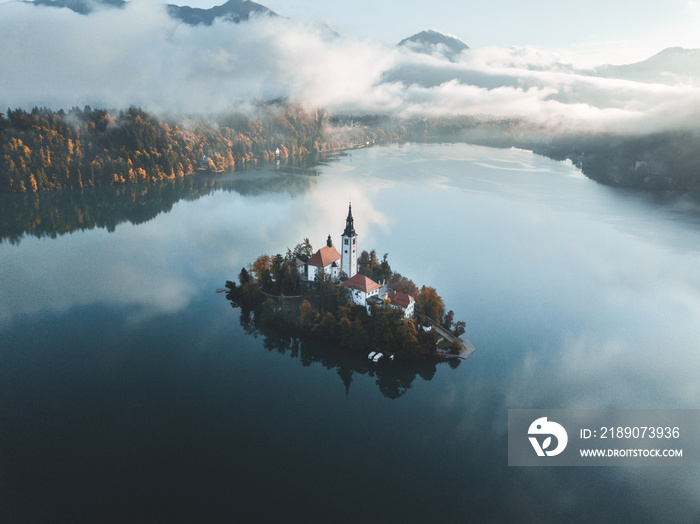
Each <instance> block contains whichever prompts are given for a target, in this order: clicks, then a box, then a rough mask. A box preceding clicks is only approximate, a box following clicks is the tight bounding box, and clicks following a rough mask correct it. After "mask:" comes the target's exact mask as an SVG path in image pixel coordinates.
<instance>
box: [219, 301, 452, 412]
mask: <svg viewBox="0 0 700 524" xmlns="http://www.w3.org/2000/svg"><path fill="white" fill-rule="evenodd" d="M231 306H232V307H233V308H234V309H236V310H239V308H238V305H237V304H236V303H235V302H234V301H231ZM239 321H240V324H241V327H242V328H243V330H244V332H245V333H246V334H247V335H249V336H252V337H256V338H257V337H263V347H264V348H265V349H267V350H268V351H276V352H278V353H280V354H283V355H289V356H290V357H291V358H293V359H298V360H299V362H300V363H301V365H302V366H304V367H306V366H309V365H311V364H313V363H316V362H318V363H320V364H321V365H322V366H323V367H324V368H326V369H328V370H332V371H335V372H336V374H337V375H338V377H339V378H340V380H341V381H342V382H343V384H344V386H345V393H346V395H349V394H350V386H351V385H352V382H353V377H354V375H367V376H369V377H371V378H373V379H375V383H376V385H377V388H379V391H380V392H381V393H382V395H384V397H386V398H389V399H396V398H399V397H401V396H402V395H404V394H405V393H406V392H407V391H408V390H409V389H411V386H412V385H413V382H414V380H415V379H416V378H418V377H420V378H422V379H423V380H424V381H426V382H430V380H432V378H433V376H434V375H435V372H436V370H437V365H438V362H429V361H426V362H422V361H421V362H405V361H387V360H382V361H380V362H377V363H375V362H372V361H370V360H368V359H367V355H366V354H365V353H357V352H352V351H350V350H344V349H341V348H336V347H332V346H329V345H328V344H322V343H319V342H316V341H313V340H307V339H300V338H297V337H296V336H293V335H292V334H290V333H284V332H281V331H278V330H275V329H270V328H268V329H265V328H263V327H261V326H259V325H258V324H257V323H256V321H255V316H254V315H253V313H252V312H251V311H250V310H245V309H240V317H239ZM460 362H461V360H460V359H452V360H449V361H448V365H449V366H450V367H451V368H453V369H456V368H457V367H458V366H459V364H460Z"/></svg>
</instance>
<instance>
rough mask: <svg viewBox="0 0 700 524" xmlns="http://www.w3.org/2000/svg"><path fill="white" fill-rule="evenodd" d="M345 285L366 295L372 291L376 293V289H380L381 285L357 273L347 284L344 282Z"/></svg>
mask: <svg viewBox="0 0 700 524" xmlns="http://www.w3.org/2000/svg"><path fill="white" fill-rule="evenodd" d="M343 285H344V286H347V287H350V288H352V289H357V290H359V291H364V292H365V293H369V292H370V291H374V290H375V289H378V288H379V284H377V283H376V282H375V281H374V280H372V279H371V278H367V277H366V276H364V275H360V274H359V273H356V274H355V276H353V277H352V278H348V279H347V280H346V281H345V282H343Z"/></svg>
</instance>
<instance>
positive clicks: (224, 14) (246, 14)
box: [168, 0, 277, 25]
mask: <svg viewBox="0 0 700 524" xmlns="http://www.w3.org/2000/svg"><path fill="white" fill-rule="evenodd" d="M168 14H169V15H170V16H171V18H174V19H176V20H180V21H182V22H184V23H186V24H189V25H201V24H204V25H211V24H213V23H214V20H216V19H217V18H220V19H222V20H225V21H227V22H233V23H234V24H237V23H239V22H245V21H246V20H248V19H249V18H250V16H251V15H262V16H277V13H275V12H274V11H271V10H270V9H268V8H267V7H265V6H264V5H260V4H257V3H255V2H250V1H249V0H229V1H228V2H226V3H225V4H223V5H217V6H215V7H212V8H210V9H200V8H198V7H188V6H178V5H173V4H168Z"/></svg>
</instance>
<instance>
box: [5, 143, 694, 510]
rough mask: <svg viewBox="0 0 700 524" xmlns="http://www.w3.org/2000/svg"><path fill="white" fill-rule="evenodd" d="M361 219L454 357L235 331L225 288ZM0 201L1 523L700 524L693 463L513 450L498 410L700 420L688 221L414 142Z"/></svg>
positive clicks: (573, 174) (563, 168) (522, 156)
mask: <svg viewBox="0 0 700 524" xmlns="http://www.w3.org/2000/svg"><path fill="white" fill-rule="evenodd" d="M350 199H351V200H352V205H353V214H354V216H355V228H356V230H357V232H358V235H359V240H358V242H359V243H360V249H372V248H375V249H376V250H377V252H378V253H379V254H380V256H381V255H383V254H384V253H388V254H389V261H390V263H391V264H392V268H393V269H394V270H397V271H399V272H400V273H402V274H404V275H406V276H409V277H410V278H412V279H413V280H414V281H415V282H416V283H418V284H419V285H420V284H427V285H432V286H434V287H436V288H437V289H438V291H439V292H440V293H441V294H442V296H443V298H444V299H445V302H446V305H447V307H448V308H450V309H453V310H454V311H455V318H456V319H458V320H464V321H465V322H466V324H467V336H468V337H469V339H470V340H471V341H472V342H473V343H474V345H475V346H476V347H477V352H476V353H475V354H474V355H472V356H471V357H470V358H469V359H468V360H466V361H463V362H461V363H460V364H459V365H458V366H456V367H454V366H449V365H447V364H441V365H434V364H423V365H415V364H406V363H395V364H389V363H385V364H382V365H379V366H370V365H368V363H367V362H366V359H364V358H362V357H360V356H355V355H352V354H347V353H344V352H340V351H337V350H336V349H335V348H333V347H318V346H313V345H309V344H292V345H291V346H290V345H288V344H285V343H284V341H274V340H265V339H264V337H260V336H258V337H254V336H249V335H246V334H245V332H244V330H243V328H242V327H241V323H240V319H239V312H238V311H237V310H234V309H232V308H231V306H230V304H229V303H228V302H227V301H226V299H225V298H224V296H223V295H220V294H216V293H215V289H216V288H218V287H222V286H223V284H224V282H225V281H226V280H227V279H233V278H234V277H235V276H236V275H237V273H238V272H239V271H240V268H241V267H242V266H244V265H247V264H248V263H249V262H250V261H252V260H253V259H254V258H255V257H256V256H257V255H259V254H261V253H268V254H273V253H276V252H284V251H285V250H286V248H287V247H293V246H294V245H295V244H296V243H298V242H299V241H301V240H302V239H303V238H304V237H309V238H310V240H311V242H312V244H313V245H314V247H316V248H318V247H320V246H321V245H322V244H323V242H324V241H325V238H326V236H327V235H328V233H329V232H330V233H331V235H333V237H334V238H335V239H336V241H337V239H338V238H339V237H340V234H341V232H342V230H343V227H344V225H345V215H346V214H347V202H348V200H350ZM0 208H2V209H3V215H4V216H3V217H2V231H0V233H1V235H2V238H3V243H2V244H0V268H1V270H2V273H1V274H2V278H1V279H0V521H1V522H21V523H24V522H29V523H34V522H140V521H146V522H180V521H185V522H218V521H224V522H244V521H251V520H254V521H270V520H271V519H274V520H277V521H280V522H281V521H296V522H314V521H323V522H345V521H348V522H357V521H362V520H364V521H369V522H379V521H383V522H427V521H431V522H455V521H458V522H463V521H467V520H474V521H488V522H497V521H514V520H518V521H530V522H541V521H546V520H550V521H581V522H589V521H667V522H671V521H672V522H685V521H697V520H698V519H699V518H700V475H699V472H698V470H697V469H695V468H512V467H511V468H509V467H508V466H507V453H506V451H507V434H506V422H507V409H509V408H569V407H570V408H700V401H699V400H698V399H700V383H699V382H698V380H697V377H698V375H699V372H700V351H698V350H699V349H700V342H699V341H700V322H698V319H699V318H700V271H698V269H699V268H700V230H699V229H698V224H699V223H700V212H699V211H698V209H697V207H696V206H695V204H693V203H692V202H689V201H685V200H682V199H681V200H666V201H663V202H659V201H652V200H651V199H649V198H646V197H644V196H643V195H637V194H631V193H628V192H623V191H618V190H614V189H611V188H607V187H604V186H600V185H597V184H596V183H594V182H591V181H590V180H588V179H586V178H585V177H583V176H582V175H581V174H580V173H579V172H578V171H577V170H576V169H575V168H573V167H572V166H570V165H567V164H562V163H558V162H554V161H551V160H548V159H544V158H541V157H537V156H534V155H532V154H531V153H528V152H525V151H519V150H495V149H489V148H482V147H474V146H466V145H406V146H402V147H399V146H392V147H382V148H374V149H367V150H362V151H356V152H353V154H352V155H351V156H346V157H341V158H340V159H338V160H336V161H333V162H329V163H328V164H326V165H323V166H320V167H318V168H317V170H316V172H312V173H309V172H301V171H299V172H297V171H291V172H290V171H275V170H269V171H264V172H260V173H256V174H251V173H242V174H239V173H236V174H234V175H230V176H227V177H225V178H223V179H222V178H219V179H211V178H200V179H197V181H191V182H188V183H186V184H183V183H181V182H180V183H177V184H170V185H168V184H165V185H163V184H161V185H155V186H134V187H132V188H130V189H128V190H124V189H122V190H119V191H115V190H113V189H102V190H99V191H96V192H84V193H61V194H56V195H50V196H40V197H39V198H38V199H37V198H36V197H34V196H31V197H16V196H12V197H2V199H1V200H0ZM15 218H16V219H17V220H14V219H15ZM23 231H28V232H27V233H26V234H23V233H22V232H23Z"/></svg>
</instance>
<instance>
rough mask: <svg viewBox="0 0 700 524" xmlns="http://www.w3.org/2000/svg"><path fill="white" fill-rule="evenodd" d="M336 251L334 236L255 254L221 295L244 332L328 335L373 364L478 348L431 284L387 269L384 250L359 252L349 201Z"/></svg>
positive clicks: (447, 356) (464, 354) (462, 354)
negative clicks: (317, 246)
mask: <svg viewBox="0 0 700 524" xmlns="http://www.w3.org/2000/svg"><path fill="white" fill-rule="evenodd" d="M339 246H340V251H339V250H338V249H337V248H336V246H335V244H334V243H333V240H332V238H331V235H330V234H329V235H328V238H327V240H326V245H325V246H323V247H322V248H321V249H319V250H317V251H315V252H314V250H313V248H312V246H311V243H310V242H309V239H308V238H306V239H304V240H303V241H302V242H301V243H299V244H297V245H296V247H295V248H294V249H289V248H288V249H287V252H286V254H284V255H282V254H277V255H274V256H270V255H261V256H259V257H258V258H257V259H256V260H255V261H254V262H253V263H252V264H251V265H250V266H249V268H248V269H246V268H242V269H241V271H240V273H239V275H238V283H236V282H233V281H230V280H229V281H227V282H226V288H225V291H226V293H227V294H226V296H227V298H228V299H229V300H230V301H231V305H232V306H233V307H235V308H240V310H241V322H242V324H243V325H244V326H245V327H247V328H248V329H249V330H250V329H251V328H252V327H253V326H254V328H255V329H256V330H258V331H260V332H262V333H272V334H277V335H279V334H283V335H285V336H292V337H295V338H309V339H317V340H321V341H325V342H327V343H331V344H335V345H338V346H341V347H343V348H346V349H348V350H350V351H356V352H365V353H367V355H368V357H369V358H370V359H372V360H373V361H374V362H378V361H380V360H382V359H384V358H386V359H387V360H393V359H405V360H438V361H442V360H448V359H452V358H467V357H468V356H469V355H471V354H472V353H473V352H474V351H475V348H474V346H473V345H472V344H471V343H470V342H469V341H468V340H466V339H463V338H460V336H461V335H463V334H464V333H465V323H464V322H463V321H455V320H454V312H453V311H452V310H450V311H447V312H445V305H444V302H443V299H442V297H440V295H439V294H438V293H437V291H436V290H435V288H432V287H428V286H425V285H423V286H422V287H421V288H420V289H419V288H418V286H416V284H415V283H414V282H413V281H411V280H410V279H408V278H406V277H404V276H402V275H401V274H400V273H398V272H394V271H392V269H391V267H390V265H389V262H388V260H387V258H388V255H387V254H385V255H384V256H383V258H382V259H381V260H379V259H378V257H377V254H376V251H375V250H371V251H370V252H367V251H363V252H362V253H360V254H359V255H358V251H359V249H358V235H357V232H356V231H355V227H354V218H353V215H352V203H350V204H349V206H348V215H347V219H346V223H345V229H344V230H343V232H342V235H341V237H340V244H339Z"/></svg>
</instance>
